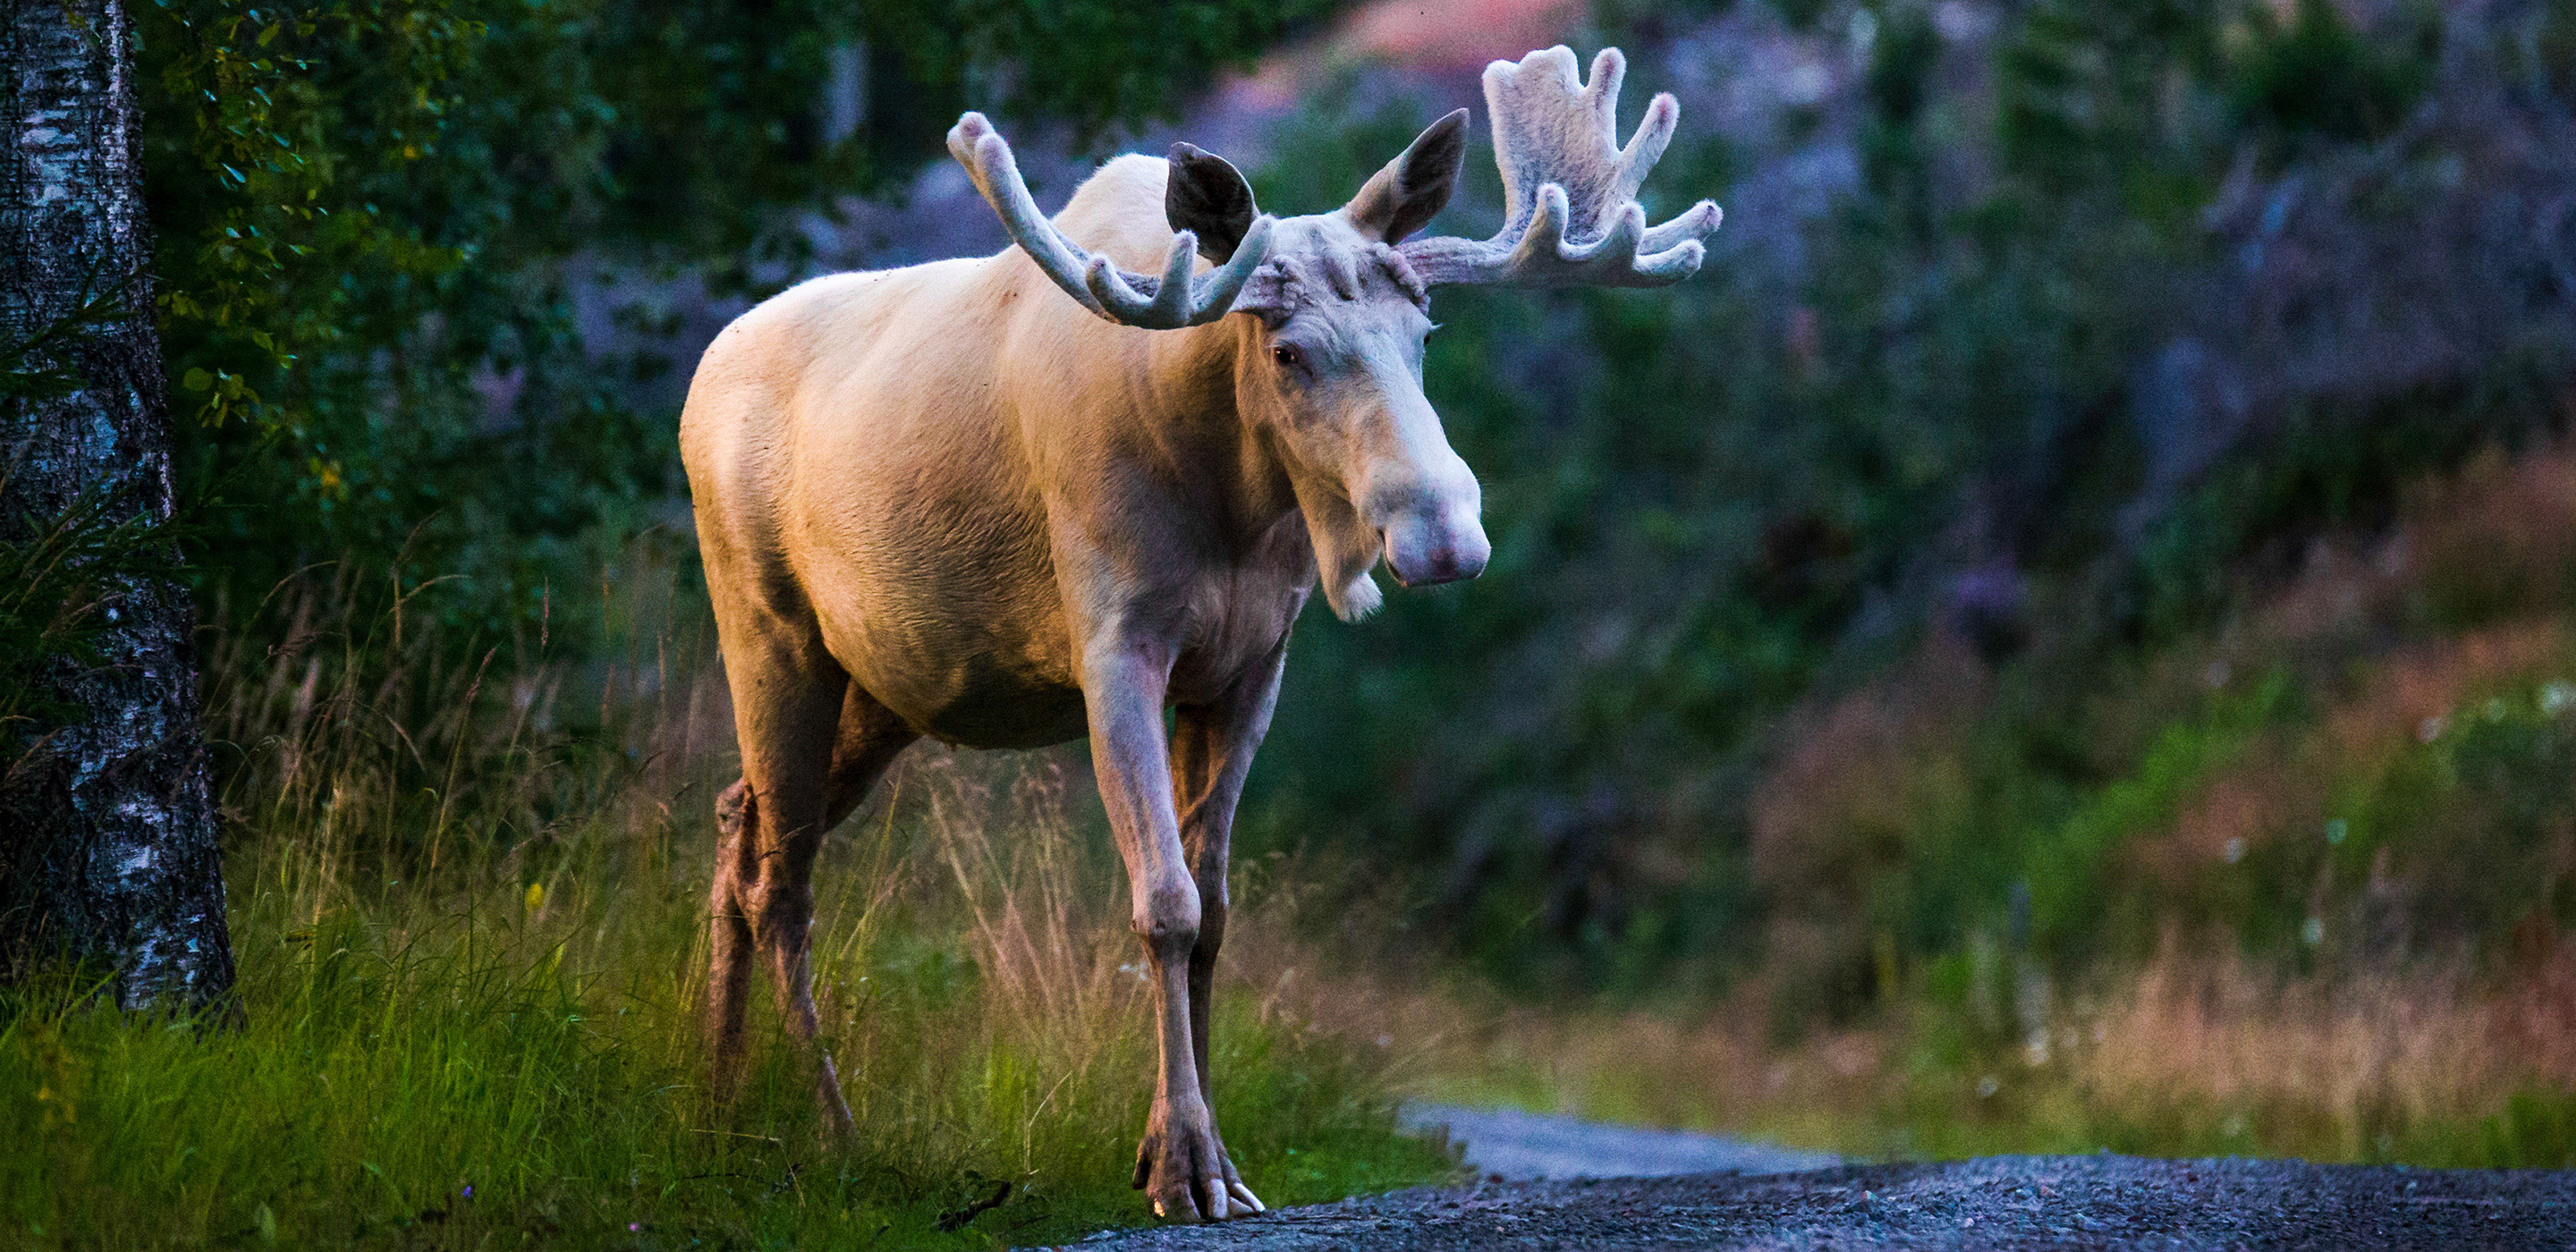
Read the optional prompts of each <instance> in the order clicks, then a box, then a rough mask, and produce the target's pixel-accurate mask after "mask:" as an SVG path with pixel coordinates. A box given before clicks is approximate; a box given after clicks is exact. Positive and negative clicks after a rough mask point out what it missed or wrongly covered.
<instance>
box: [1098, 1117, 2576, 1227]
mask: <svg viewBox="0 0 2576 1252" xmlns="http://www.w3.org/2000/svg"><path fill="white" fill-rule="evenodd" d="M1417 1120H1419V1114H1418V1113H1417ZM1544 1120H1561V1119H1544ZM1568 1125H1570V1126H1573V1127H1578V1128H1579V1127H1583V1123H1568ZM1453 1128H1454V1129H1456V1130H1457V1131H1458V1134H1459V1137H1461V1138H1465V1139H1466V1140H1467V1142H1468V1144H1469V1153H1470V1156H1471V1158H1472V1157H1473V1156H1474V1155H1475V1154H1476V1153H1477V1151H1478V1148H1477V1146H1476V1144H1477V1140H1476V1138H1475V1134H1474V1132H1475V1131H1476V1130H1477V1129H1478V1128H1479V1127H1478V1126H1477V1125H1469V1126H1456V1125H1455V1124H1454V1123H1453ZM1481 1128H1482V1130H1483V1131H1484V1134H1485V1137H1486V1138H1487V1140H1488V1141H1489V1142H1506V1141H1511V1140H1512V1138H1513V1136H1514V1135H1515V1134H1517V1133H1518V1129H1519V1128H1516V1127H1514V1126H1513V1125H1512V1124H1511V1123H1510V1122H1508V1121H1507V1122H1503V1123H1497V1124H1493V1125H1484V1126H1482V1127H1481ZM1610 1129H1613V1128H1602V1127H1591V1128H1588V1131H1603V1130H1610ZM1588 1131H1587V1132H1588ZM1540 1133H1541V1134H1542V1136H1544V1134H1545V1133H1546V1131H1545V1128H1544V1127H1542V1128H1541V1132H1540ZM1623 1133H1643V1134H1648V1135H1653V1134H1655V1133H1656V1132H1623ZM1683 1138H1685V1139H1691V1138H1698V1137H1697V1136H1684V1137H1683ZM1607 1141H1609V1142H1613V1143H1618V1142H1624V1140H1622V1138H1621V1136H1620V1135H1611V1136H1609V1137H1608V1140H1607ZM1720 1143H1721V1145H1732V1148H1741V1149H1746V1150H1750V1151H1752V1152H1755V1153H1760V1152H1766V1151H1778V1150H1777V1149H1765V1148H1762V1147H1761V1146H1760V1145H1747V1144H1742V1143H1741V1142H1740V1141H1731V1140H1729V1141H1720ZM1560 1146H1561V1145H1560ZM1632 1146H1633V1145H1632ZM1513 1150H1518V1148H1517V1146H1515V1147H1514V1148H1513ZM1645 1150H1646V1151H1647V1152H1648V1153H1649V1154H1650V1155H1652V1156H1654V1158H1655V1159H1654V1160H1650V1161H1649V1162H1648V1165H1649V1167H1653V1168H1659V1167H1660V1166H1659V1162H1660V1163H1670V1152H1671V1151H1674V1150H1680V1151H1694V1150H1697V1151H1709V1150H1714V1149H1711V1148H1709V1147H1708V1145H1699V1146H1698V1147H1696V1148H1694V1147H1692V1146H1691V1145H1686V1144H1673V1143H1666V1144H1662V1145H1657V1146H1652V1147H1649V1148H1647V1149H1645ZM1730 1150H1732V1149H1730ZM1505 1156H1506V1159H1508V1157H1509V1153H1508V1152H1506V1154H1505ZM1493 1159H1495V1158H1493V1157H1492V1156H1491V1155H1488V1157H1487V1160H1489V1161H1490V1160H1493ZM1553 1163H1554V1164H1556V1165H1557V1166H1558V1167H1560V1168H1562V1167H1563V1166H1564V1165H1566V1164H1568V1163H1577V1164H1579V1162H1569V1161H1566V1160H1559V1161H1556V1162H1553ZM1602 1163H1603V1164H1610V1163H1609V1162H1602ZM1771 1163H1772V1162H1768V1161H1764V1160H1759V1159H1755V1160H1748V1161H1746V1162H1743V1163H1742V1165H1740V1166H1732V1167H1730V1168H1734V1169H1736V1171H1737V1172H1720V1173H1692V1174H1682V1175H1675V1176H1669V1177H1654V1178H1637V1177H1629V1178H1608V1179H1598V1180H1595V1179H1575V1180H1570V1181H1532V1182H1509V1181H1507V1182H1499V1183H1497V1182H1488V1183H1485V1184H1483V1185H1479V1186H1476V1187H1473V1188H1465V1189H1457V1190H1437V1189H1423V1190H1415V1191H1405V1192H1398V1193H1396V1194H1394V1195H1387V1196H1377V1197H1372V1198H1368V1199H1359V1200H1345V1201H1342V1202H1341V1203H1339V1204H1323V1205H1315V1206H1311V1207H1308V1208H1300V1209H1288V1210H1282V1211H1280V1212H1276V1213H1272V1214H1270V1215H1268V1216H1266V1217H1259V1218H1252V1219H1248V1220H1243V1221H1236V1222H1230V1223H1227V1224H1226V1225H1224V1226H1221V1227H1184V1226H1173V1227H1163V1228H1158V1229H1147V1230H1132V1231H1117V1232H1104V1233H1103V1234H1099V1235H1094V1236H1092V1238H1091V1239H1089V1240H1086V1241H1085V1242H1084V1243H1083V1244H1081V1245H1080V1247H1081V1248H1082V1249H1083V1252H1112V1250H1115V1252H1148V1250H1151V1252H1184V1250H1197V1249H1229V1250H1240V1252H1322V1250H1324V1249H1337V1250H1338V1249H1353V1250H1357V1252H1380V1250H1389V1252H1391V1250H1394V1249H1408V1250H1410V1249H1422V1250H1425V1252H1433V1250H1437V1252H1448V1250H1451V1249H1582V1250H1583V1252H1618V1250H1625V1249H1644V1248H1657V1249H1668V1248H1708V1249H1735V1248H1744V1249H1757V1248H1758V1249H1775V1248H1776V1249H1845V1248H1848V1249H1861V1248H1870V1249H1879V1248H1903V1249H1915V1248H1963V1249H1964V1248H1998V1249H2004V1248H2031V1249H2038V1248H2051V1249H2054V1248H2140V1249H2145V1248H2153V1249H2160V1250H2161V1249H2237V1248H2265V1249H2270V1248H2317V1249H2346V1248H2352V1249H2362V1248H2372V1249H2376V1248H2389V1249H2425V1250H2426V1252H2435V1250H2439V1252H2450V1250H2452V1249H2484V1248H2495V1249H2525V1248H2531V1249H2541V1248H2556V1249H2576V1171H2545V1170H2420V1169H2403V1168H2391V1167H2377V1166H2321V1165H2309V1164H2306V1163H2304V1162H2298V1161H2249V1160H2201V1161H2163V1160H2147V1159H2142V1158H2138V1157H2125V1156H2111V1155H2108V1154H2105V1155H2100V1156H2077V1157H2033V1156H2012V1157H1989V1158H1986V1159H1983V1160H1976V1161H1961V1162H1952V1163H1948V1164H1936V1165H1876V1166H1841V1165H1835V1166H1828V1167H1826V1168H1821V1169H1793V1172H1743V1170H1744V1169H1746V1168H1750V1169H1762V1168H1764V1167H1765V1166H1766V1165H1768V1164H1771ZM1801 1163H1803V1162H1801ZM1614 1167H1615V1166H1614ZM1494 1172H1502V1171H1500V1170H1496V1171H1494ZM1575 1172H1598V1171H1597V1170H1588V1169H1584V1168H1577V1169H1576V1170H1575Z"/></svg>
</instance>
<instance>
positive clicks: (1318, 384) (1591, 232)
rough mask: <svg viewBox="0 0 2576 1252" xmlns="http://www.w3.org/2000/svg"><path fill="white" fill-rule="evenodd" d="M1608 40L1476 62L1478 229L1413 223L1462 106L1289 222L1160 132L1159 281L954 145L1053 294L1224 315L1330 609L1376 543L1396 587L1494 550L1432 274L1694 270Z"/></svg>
mask: <svg viewBox="0 0 2576 1252" xmlns="http://www.w3.org/2000/svg"><path fill="white" fill-rule="evenodd" d="M1626 69H1627V63H1626V61H1625V59H1624V58H1623V57H1622V56H1621V55H1620V53H1619V50H1618V49H1616V48H1608V49H1604V50H1603V51H1602V52H1601V54H1600V55H1599V56H1598V57H1596V58H1594V60H1593V62H1592V74H1591V81H1590V82H1589V83H1585V82H1582V81H1580V80H1578V79H1577V77H1576V61H1575V58H1574V54H1573V52H1572V51H1570V50H1568V49H1566V48H1564V47H1562V46H1560V47H1555V48H1550V49H1547V50H1545V51H1542V52H1533V53H1531V54H1529V55H1528V56H1526V57H1524V58H1522V59H1521V60H1520V61H1519V62H1518V63H1517V64H1515V63H1511V62H1502V61H1498V62H1495V63H1494V64H1493V65H1492V66H1490V67H1488V68H1487V69H1486V71H1485V79H1484V84H1485V102H1486V106H1487V108H1488V110H1489V112H1490V114H1491V121H1492V126H1493V134H1494V156H1495V160H1496V163H1497V164H1498V165H1499V166H1500V167H1501V170H1502V175H1503V197H1504V199H1503V210H1504V211H1503V226H1502V229H1501V230H1500V231H1499V232H1497V233H1496V234H1495V235H1494V236H1493V237H1492V238H1490V239H1484V240H1470V239H1460V238H1453V237H1448V236H1427V237H1417V232H1419V231H1420V230H1421V229H1422V228H1423V227H1425V226H1427V225H1428V224H1429V223H1430V222H1431V219H1432V218H1433V217H1435V216H1437V215H1438V214H1439V212H1440V210H1441V209H1442V208H1443V207H1444V206H1445V205H1447V204H1448V202H1449V197H1450V194H1451V193H1452V192H1453V191H1454V190H1455V189H1456V187H1457V184H1458V174H1459V170H1460V168H1461V166H1462V165H1463V164H1464V162H1465V159H1466V153H1467V111H1466V110H1464V109H1460V110H1458V111H1456V112H1454V113H1451V114H1450V115H1448V116H1447V117H1444V118H1442V119H1440V120H1439V121H1438V122H1435V123H1433V124H1432V126H1431V127H1430V129H1428V130H1425V131H1423V132H1422V134H1421V136H1420V137H1418V138H1416V139H1415V140H1414V141H1413V143H1412V144H1411V145H1409V146H1408V147H1406V148H1405V150H1404V151H1403V153H1401V154H1400V155H1398V156H1397V157H1396V158H1395V159H1394V160H1392V161H1389V162H1387V164H1386V166H1385V168H1383V169H1381V170H1379V171H1378V172H1377V174H1376V175H1375V176H1373V177H1371V178H1370V179H1369V180H1368V182H1367V183H1366V184H1365V185H1364V186H1362V187H1361V188H1360V190H1359V194H1357V195H1355V196H1353V197H1352V198H1351V200H1350V202H1349V203H1347V204H1344V205H1342V206H1341V207H1340V208H1338V209H1335V210H1333V211H1331V212H1328V213H1317V214H1310V215H1307V216H1302V217H1291V218H1285V219H1278V218H1272V217H1270V216H1269V215H1268V214H1265V213H1262V212H1260V211H1259V210H1258V208H1257V207H1256V206H1255V204H1254V202H1253V195H1252V188H1251V187H1250V186H1249V185H1248V184H1247V183H1245V181H1244V179H1243V175H1242V174H1241V173H1240V172H1238V171H1237V170H1236V169H1235V168H1234V166H1233V165H1231V164H1229V163H1228V162H1226V161H1225V160H1224V158H1222V157H1218V156H1215V155H1213V154H1210V153H1207V152H1204V151H1201V150H1200V149H1198V148H1196V147H1193V146H1191V145H1189V144H1176V145H1174V146H1173V148H1172V152H1171V156H1170V159H1169V169H1170V172H1169V174H1168V181H1167V183H1166V191H1165V197H1164V212H1165V216H1166V218H1167V220H1168V221H1169V224H1170V225H1171V227H1172V229H1173V231H1174V235H1173V238H1172V242H1171V251H1170V253H1169V256H1168V257H1167V259H1166V261H1165V263H1164V267H1163V273H1162V274H1161V276H1160V277H1154V276H1149V275H1142V274H1136V273H1132V272H1129V271H1127V270H1124V269H1122V268H1120V267H1118V266H1117V265H1115V264H1114V263H1112V262H1111V261H1110V259H1109V258H1107V257H1105V256H1096V255H1093V254H1091V253H1089V252H1086V251H1085V250H1084V249H1082V248H1081V247H1080V246H1078V245H1076V244H1074V243H1073V242H1072V241H1071V240H1069V239H1067V238H1066V237H1065V236H1064V235H1063V234H1061V233H1060V232H1058V231H1057V229H1056V228H1055V226H1054V224H1052V223H1051V222H1049V221H1048V220H1047V219H1046V218H1045V217H1044V216H1043V215H1042V214H1040V213H1039V212H1038V209H1037V204H1036V202H1035V200H1033V199H1032V198H1031V197H1030V195H1029V191H1028V188H1027V186H1026V185H1025V184H1024V183H1023V182H1022V181H1021V178H1020V175H1019V171H1018V168H1017V166H1016V165H1015V164H1014V162H1013V160H1012V157H1011V150H1010V146H1009V145H1008V144H1007V143H1005V142H1004V141H1003V139H1002V137H1001V136H1000V135H999V134H997V133H995V131H994V130H993V128H992V126H991V124H990V123H989V122H987V121H986V120H985V118H984V116H983V115H982V114H980V113H969V114H967V115H966V116H965V117H964V118H962V119H960V120H959V121H958V123H957V125H956V127H955V128H954V129H952V130H951V131H949V133H948V147H949V151H950V152H951V153H952V154H954V155H955V156H956V158H957V160H958V161H959V162H960V163H962V164H963V165H964V166H965V167H966V169H967V171H968V173H969V174H970V175H971V176H972V178H973V180H974V183H975V186H976V188H977V190H979V191H981V192H982V193H983V195H984V198H985V199H986V200H987V201H988V202H990V203H991V204H992V206H993V208H994V210H995V211H996V212H997V213H999V214H1000V215H1001V218H1002V222H1003V224H1004V225H1005V227H1006V228H1007V229H1008V230H1009V232H1010V235H1011V238H1012V239H1013V240H1014V241H1015V242H1017V243H1018V244H1019V245H1020V247H1021V248H1022V249H1024V250H1025V251H1026V252H1027V253H1028V255H1029V256H1030V257H1031V258H1033V259H1034V260H1035V261H1036V262H1037V264H1038V266H1039V268H1040V269H1041V270H1043V271H1044V272H1045V274H1046V275H1047V277H1048V278H1049V279H1051V280H1053V282H1054V283H1055V285H1056V286H1057V287H1059V288H1061V289H1063V291H1064V293H1065V294H1066V295H1068V296H1070V297H1072V298H1073V299H1074V300H1075V301H1077V302H1079V303H1080V304H1081V305H1082V307H1084V308H1085V309H1088V310H1090V311H1091V312H1092V313H1094V314H1097V315H1098V316H1100V317H1102V318H1106V319H1108V320H1109V321H1112V322H1115V323H1118V324H1120V325H1124V326H1133V327H1140V328H1145V329H1154V330H1173V329H1180V328H1184V327H1193V326H1204V325H1208V324H1210V323H1215V322H1218V321H1220V320H1222V319H1227V318H1228V316H1229V315H1230V314H1237V313H1239V314H1243V315H1244V316H1242V317H1239V318H1233V319H1231V322H1232V324H1233V328H1234V331H1235V333H1236V334H1237V335H1238V336H1239V338H1240V340H1241V344H1240V347H1241V350H1240V351H1239V352H1238V353H1237V354H1236V356H1235V362H1236V367H1235V389H1236V396H1235V401H1236V408H1237V411H1238V412H1239V413H1240V414H1241V415H1242V417H1243V419H1244V420H1245V421H1246V422H1247V423H1249V424H1251V425H1252V426H1253V427H1254V428H1255V429H1256V430H1257V431H1258V432H1259V433H1260V435H1261V437H1262V438H1263V439H1265V441H1266V442H1267V443H1268V445H1269V446H1270V447H1271V448H1272V449H1273V450H1274V451H1275V453H1276V454H1277V456H1278V459H1279V461H1280V463H1281V464H1282V465H1283V466H1284V467H1285V468H1286V470H1287V473H1288V477H1289V482H1290V484H1291V486H1292V487H1293V489H1294V490H1295V493H1296V498H1297V503H1298V507H1299V509H1300V511H1302V512H1303V513H1304V515H1305V518H1306V524H1307V527H1308V530H1309V534H1310V537H1311V538H1312V540H1313V543H1314V550H1315V560H1316V565H1317V568H1318V571H1319V573H1320V574H1321V576H1322V582H1323V588H1324V595H1325V598H1326V600H1327V601H1328V602H1329V603H1330V604H1331V605H1332V608H1333V611H1334V612H1335V613H1337V614H1339V615H1340V616H1342V617H1343V618H1345V619H1353V618H1358V617H1361V616H1364V615H1366V614H1367V613H1369V612H1370V611H1372V610H1374V609H1375V608H1376V607H1377V606H1378V603H1379V593H1378V589H1377V585H1376V584H1375V583H1374V582H1373V581H1371V580H1370V578H1369V571H1370V570H1371V569H1372V568H1374V567H1375V565H1376V564H1377V562H1378V561H1379V560H1380V559H1383V560H1384V561H1385V562H1386V565H1387V568H1388V570H1389V571H1390V572H1392V573H1393V574H1394V576H1395V579H1396V581H1397V582H1399V583H1402V584H1405V585H1407V586H1418V585H1425V584H1431V583H1444V582H1452V581H1456V580H1458V579H1464V578H1473V577H1475V576H1476V575H1477V574H1479V573H1481V572H1482V571H1483V570H1484V567H1485V561H1486V558H1487V557H1488V556H1489V555H1490V554H1491V551H1492V549H1491V545H1490V544H1489V543H1488V542H1487V540H1486V538H1485V532H1484V527H1483V526H1482V524H1481V523H1480V521H1479V520H1478V519H1479V512H1480V508H1481V498H1480V493H1479V491H1478V489H1477V485H1476V478H1475V475H1474V473H1473V472H1472V471H1470V470H1469V469H1468V468H1467V464H1466V462H1465V461H1463V460H1461V459H1460V458H1459V456H1458V454H1457V453H1456V452H1454V451H1452V450H1450V447H1449V441H1448V438H1447V437H1446V435H1445V434H1444V433H1443V432H1442V430H1441V427H1440V419H1439V416H1438V414H1436V413H1434V412H1433V411H1432V408H1431V402H1430V401H1429V399H1427V398H1426V397H1425V396H1424V394H1423V390H1422V354H1423V340H1424V337H1425V336H1426V335H1428V334H1429V333H1430V331H1431V329H1432V322H1431V318H1430V289H1431V288H1433V287H1437V286H1445V285H1464V284H1471V283H1476V284H1484V283H1492V284H1506V285H1513V286H1523V287H1572V286H1606V287H1660V286H1665V285H1667V284H1670V283H1675V282H1679V281H1681V280H1682V279H1685V278H1688V277H1690V276H1691V275H1692V274H1693V273H1696V272H1697V271H1698V270H1699V267H1700V263H1701V261H1702V260H1703V258H1704V257H1705V255H1706V253H1705V249H1704V245H1703V244H1702V243H1701V240H1702V239H1703V238H1704V237H1705V236H1707V235H1708V234H1709V233H1710V232H1712V231H1714V230H1716V229H1717V226H1718V222H1719V220H1720V218H1721V214H1720V212H1719V210H1718V207H1717V205H1715V204H1714V203H1711V202H1709V201H1706V200H1703V201H1700V202H1699V203H1698V204H1696V205H1694V206H1692V207H1691V208H1690V209H1689V210H1687V211H1685V212H1683V213H1681V214H1680V215H1679V216H1676V217H1674V218H1673V219H1672V220H1670V221H1667V222H1665V223H1663V224H1661V225H1659V226H1654V227H1651V228H1650V227H1648V226H1647V225H1646V215H1645V209H1644V208H1643V207H1642V206H1640V205H1639V204H1638V202H1637V199H1636V196H1637V188H1638V186H1639V185H1640V184H1641V183H1642V182H1643V181H1644V180H1645V177H1646V174H1647V172H1648V171H1649V170H1651V169H1653V168H1654V165H1655V162H1656V161H1657V160H1658V159H1659V158H1660V157H1662V155H1663V152H1664V147H1665V145H1666V144H1667V143H1669V142H1670V141H1671V139H1672V135H1673V127H1674V124H1675V123H1676V121H1677V120H1678V119H1679V116H1680V108H1679V106H1678V105H1677V104H1676V103H1675V101H1674V99H1673V97H1672V96H1671V95H1670V94H1659V95H1657V96H1656V97H1655V98H1654V100H1653V101H1652V102H1651V103H1649V104H1648V105H1647V106H1646V116H1645V119H1644V120H1643V121H1642V122H1641V123H1639V125H1638V127H1637V130H1636V133H1635V135H1634V136H1633V137H1632V138H1630V139H1629V141H1628V143H1627V146H1626V147H1624V148H1623V147H1620V146H1619V145H1618V143H1617V137H1618V136H1617V128H1616V116H1615V115H1616V110H1617V107H1618V99H1619V85H1620V80H1621V78H1622V77H1623V76H1624V75H1625V73H1626Z"/></svg>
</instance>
